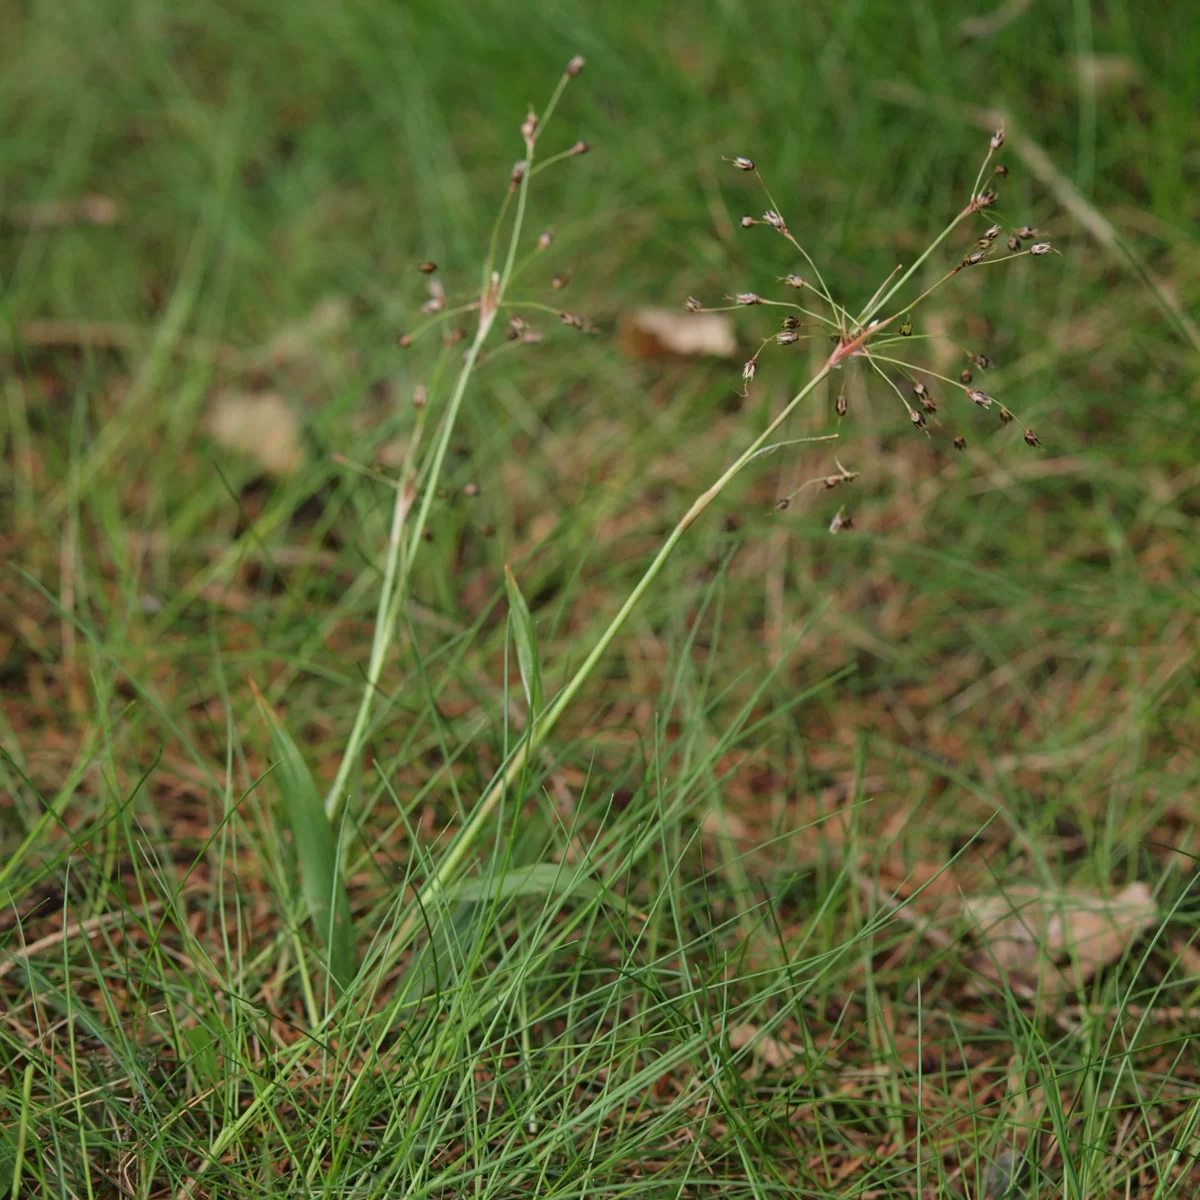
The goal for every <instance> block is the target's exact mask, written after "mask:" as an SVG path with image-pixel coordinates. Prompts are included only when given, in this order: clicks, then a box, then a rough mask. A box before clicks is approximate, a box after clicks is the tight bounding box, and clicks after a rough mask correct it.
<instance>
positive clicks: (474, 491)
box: [463, 483, 479, 496]
mask: <svg viewBox="0 0 1200 1200" xmlns="http://www.w3.org/2000/svg"><path fill="white" fill-rule="evenodd" d="M463 495H464V496H478V495H479V484H477V483H464V484H463Z"/></svg>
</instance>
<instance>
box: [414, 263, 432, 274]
mask: <svg viewBox="0 0 1200 1200" xmlns="http://www.w3.org/2000/svg"><path fill="white" fill-rule="evenodd" d="M417 270H418V271H420V272H421V274H422V275H432V274H433V273H434V271H436V270H437V263H435V262H428V261H427V262H419V263H417Z"/></svg>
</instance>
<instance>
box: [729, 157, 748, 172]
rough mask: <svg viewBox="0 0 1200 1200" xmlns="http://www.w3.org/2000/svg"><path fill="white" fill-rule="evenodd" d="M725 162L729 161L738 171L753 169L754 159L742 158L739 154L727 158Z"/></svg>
mask: <svg viewBox="0 0 1200 1200" xmlns="http://www.w3.org/2000/svg"><path fill="white" fill-rule="evenodd" d="M725 161H726V162H731V163H733V165H734V166H735V167H737V169H738V170H739V171H753V170H754V159H752V158H743V157H742V156H741V155H740V154H739V155H738V156H737V157H736V158H728V159H726V160H725Z"/></svg>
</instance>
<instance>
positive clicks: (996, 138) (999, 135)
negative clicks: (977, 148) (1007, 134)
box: [992, 125, 1004, 150]
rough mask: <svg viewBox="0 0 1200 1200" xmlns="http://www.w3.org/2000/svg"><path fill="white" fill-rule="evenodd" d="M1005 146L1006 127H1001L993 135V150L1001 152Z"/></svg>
mask: <svg viewBox="0 0 1200 1200" xmlns="http://www.w3.org/2000/svg"><path fill="white" fill-rule="evenodd" d="M1003 145H1004V126H1003V125H1001V126H1000V128H999V129H997V130H996V132H995V133H993V134H992V149H993V150H999V149H1000V147H1001V146H1003Z"/></svg>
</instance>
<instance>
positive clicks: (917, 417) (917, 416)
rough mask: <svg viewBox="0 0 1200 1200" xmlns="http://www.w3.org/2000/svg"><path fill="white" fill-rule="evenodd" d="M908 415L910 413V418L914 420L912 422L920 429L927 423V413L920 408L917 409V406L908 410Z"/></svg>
mask: <svg viewBox="0 0 1200 1200" xmlns="http://www.w3.org/2000/svg"><path fill="white" fill-rule="evenodd" d="M908 415H909V418H910V419H911V420H912V423H913V424H914V425H915V426H916V427H917V428H918V429H920V428H922V426H924V424H925V414H924V413H923V412H921V411H920V410H919V409H916V408H910V409H909V410H908Z"/></svg>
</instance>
